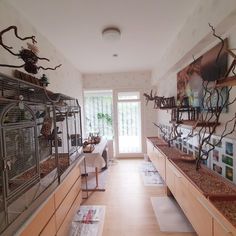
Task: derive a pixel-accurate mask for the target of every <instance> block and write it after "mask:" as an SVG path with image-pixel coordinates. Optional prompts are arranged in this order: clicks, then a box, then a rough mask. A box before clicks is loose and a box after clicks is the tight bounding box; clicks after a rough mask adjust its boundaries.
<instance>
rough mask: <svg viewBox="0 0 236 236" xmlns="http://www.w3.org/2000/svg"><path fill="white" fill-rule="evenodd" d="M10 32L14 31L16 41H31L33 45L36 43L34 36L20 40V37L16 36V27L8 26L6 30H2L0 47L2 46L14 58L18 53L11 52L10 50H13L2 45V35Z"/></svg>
mask: <svg viewBox="0 0 236 236" xmlns="http://www.w3.org/2000/svg"><path fill="white" fill-rule="evenodd" d="M10 30H13V31H14V33H15V36H16V37H17V38H18V39H20V40H22V41H25V40H31V41H32V43H33V44H35V43H36V40H35V36H29V37H24V38H22V37H20V36H19V35H18V31H17V27H16V26H14V25H12V26H9V27H8V28H6V29H4V30H2V31H1V32H0V45H2V47H3V48H5V49H6V50H7V51H8V52H9V53H11V54H12V55H14V56H19V53H15V52H13V51H12V50H11V49H13V48H12V47H9V46H7V45H6V44H4V43H3V38H2V36H3V34H5V33H6V32H8V31H10Z"/></svg>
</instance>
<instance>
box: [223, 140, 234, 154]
mask: <svg viewBox="0 0 236 236" xmlns="http://www.w3.org/2000/svg"><path fill="white" fill-rule="evenodd" d="M225 153H226V154H227V155H230V156H233V154H234V149H233V143H230V142H225Z"/></svg>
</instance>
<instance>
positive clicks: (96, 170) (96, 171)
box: [95, 167, 98, 188]
mask: <svg viewBox="0 0 236 236" xmlns="http://www.w3.org/2000/svg"><path fill="white" fill-rule="evenodd" d="M95 173H96V188H97V187H98V168H97V167H96V168H95Z"/></svg>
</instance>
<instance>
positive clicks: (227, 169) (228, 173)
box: [225, 166, 234, 181]
mask: <svg viewBox="0 0 236 236" xmlns="http://www.w3.org/2000/svg"><path fill="white" fill-rule="evenodd" d="M233 176H234V175H233V169H232V168H230V167H228V166H226V167H225V177H226V178H227V179H229V180H231V181H233Z"/></svg>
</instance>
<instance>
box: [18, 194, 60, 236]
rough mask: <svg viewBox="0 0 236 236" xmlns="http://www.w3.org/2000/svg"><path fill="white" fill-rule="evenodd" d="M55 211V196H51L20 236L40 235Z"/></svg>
mask: <svg viewBox="0 0 236 236" xmlns="http://www.w3.org/2000/svg"><path fill="white" fill-rule="evenodd" d="M54 211H55V205H54V196H50V197H49V198H48V199H47V201H46V202H45V203H44V204H43V205H42V206H41V207H40V209H38V210H37V211H36V212H35V214H34V215H33V216H32V219H31V221H30V222H29V224H28V225H27V227H25V228H24V229H23V230H22V231H21V233H20V235H21V236H29V235H39V234H40V232H41V231H42V230H43V228H44V227H45V225H46V224H47V223H48V221H49V220H50V218H51V217H52V216H53V214H54Z"/></svg>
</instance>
